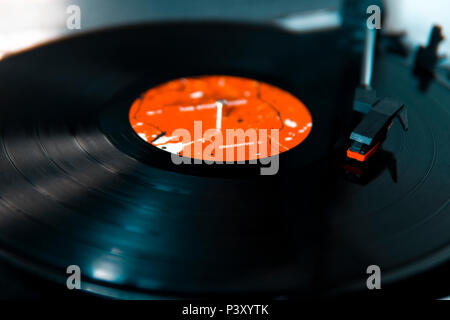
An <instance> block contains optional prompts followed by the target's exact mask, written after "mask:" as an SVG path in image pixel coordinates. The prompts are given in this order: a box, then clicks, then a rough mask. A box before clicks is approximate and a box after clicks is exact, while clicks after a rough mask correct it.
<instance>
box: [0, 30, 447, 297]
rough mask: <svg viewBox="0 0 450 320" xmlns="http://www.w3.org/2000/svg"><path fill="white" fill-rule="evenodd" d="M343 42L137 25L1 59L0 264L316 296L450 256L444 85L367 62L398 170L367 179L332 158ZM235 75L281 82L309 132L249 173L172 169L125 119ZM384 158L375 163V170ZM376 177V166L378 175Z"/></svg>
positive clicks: (353, 75)
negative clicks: (174, 92) (171, 86)
mask: <svg viewBox="0 0 450 320" xmlns="http://www.w3.org/2000/svg"><path fill="white" fill-rule="evenodd" d="M348 36H349V35H348V34H347V33H345V31H343V30H335V31H327V32H320V33H305V34H290V33H287V32H285V31H282V30H279V29H277V28H275V27H273V26H265V25H244V24H231V23H183V24H150V25H138V26H133V27H128V28H116V29H110V30H104V31H98V32H93V33H89V34H83V35H80V36H76V37H72V38H67V39H64V40H61V41H58V42H53V43H49V44H47V45H44V46H40V47H37V48H34V49H33V50H30V51H26V52H23V53H20V54H17V55H14V56H10V57H7V58H6V59H5V60H4V61H2V63H1V64H0V74H1V75H2V77H0V110H1V119H2V127H1V128H2V135H1V139H0V145H1V152H0V217H1V218H0V247H1V250H2V253H3V256H4V257H7V259H8V260H10V261H15V262H16V263H17V264H18V265H21V266H22V267H25V268H28V269H31V271H32V272H34V273H37V274H39V275H41V276H44V277H47V278H50V279H52V280H54V281H56V282H61V283H62V284H64V283H65V279H66V278H65V277H66V268H67V266H69V265H78V266H80V268H81V270H82V274H83V282H82V286H83V287H82V288H83V289H84V290H87V291H91V292H95V293H99V294H102V295H107V296H114V297H151V296H160V295H164V296H181V297H196V296H203V295H206V294H208V295H210V294H217V295H220V294H230V293H233V294H247V293H258V294H265V295H268V296H273V297H275V296H284V295H303V294H311V293H315V294H317V293H319V294H322V293H327V292H332V291H333V290H344V289H348V288H355V287H363V286H365V278H366V269H367V267H368V266H369V265H373V264H375V265H378V266H380V268H381V269H382V270H383V274H384V277H385V278H384V279H385V281H393V280H398V279H400V278H401V277H408V276H411V275H413V274H416V273H418V272H420V271H423V270H426V269H428V268H430V267H431V266H434V265H437V264H439V263H443V262H445V261H447V260H448V257H449V255H450V251H449V246H448V244H449V241H450V234H449V233H448V230H449V228H450V212H449V208H448V199H449V192H448V190H449V184H450V179H449V174H448V167H449V159H450V157H449V148H448V141H449V138H450V137H449V132H448V120H449V112H448V108H447V105H446V103H447V102H448V95H449V92H448V89H447V88H445V87H443V86H442V85H440V84H437V83H432V84H431V86H430V88H429V90H428V91H427V92H420V91H419V90H417V83H416V81H417V80H416V79H415V78H414V77H413V76H412V73H411V70H410V68H409V67H408V66H407V65H406V64H405V63H404V62H403V60H402V59H400V58H398V57H394V56H389V55H384V56H381V57H380V59H378V60H377V64H376V66H375V70H376V71H375V79H374V80H375V86H376V88H377V91H378V92H379V93H380V94H381V95H386V96H394V97H398V98H399V99H400V100H402V101H403V102H404V103H405V104H406V106H407V108H408V115H409V122H410V130H409V131H408V132H407V133H404V132H403V131H402V130H401V128H400V125H399V124H398V123H397V122H394V124H393V126H392V128H391V130H390V133H389V136H388V138H387V140H386V142H385V143H384V145H383V151H384V153H385V154H389V155H390V158H389V159H391V160H390V161H391V162H392V161H393V160H392V159H394V160H395V161H394V163H395V179H394V178H393V175H392V171H391V173H390V171H389V170H388V169H386V168H382V169H383V170H381V171H380V172H379V173H378V175H376V176H375V177H373V179H372V180H371V181H369V182H367V183H364V184H358V183H355V182H354V181H352V180H351V179H348V177H347V176H346V175H345V174H343V173H342V170H341V169H340V168H336V162H337V160H339V159H340V157H341V153H342V152H343V150H344V149H343V145H342V139H343V137H345V136H346V135H348V133H349V132H350V131H351V129H352V127H351V125H350V124H349V121H348V119H349V118H350V117H351V114H352V97H353V92H354V88H355V86H356V84H357V81H358V68H357V67H355V63H354V61H353V60H354V59H356V58H355V57H357V55H356V54H354V53H352V51H351V48H350V47H349V44H348V41H347V37H348ZM218 75H223V76H225V77H240V78H245V79H253V80H255V81H257V82H258V83H264V84H267V85H268V86H273V87H276V88H281V89H282V90H284V91H286V92H287V94H289V95H292V96H293V97H295V98H296V99H298V100H299V101H301V103H302V104H304V106H305V107H306V108H307V110H308V112H309V113H310V115H311V119H312V122H311V123H312V128H310V129H308V130H310V132H309V134H308V136H307V137H305V139H304V140H302V141H301V143H299V144H298V145H296V146H294V147H292V148H291V149H289V150H287V151H286V152H283V153H281V154H280V157H279V161H280V162H279V170H278V172H277V174H275V175H260V174H259V173H260V169H261V166H260V165H251V164H243V165H242V164H234V165H207V164H204V163H203V164H190V165H187V164H183V165H175V164H174V163H173V162H172V161H171V154H170V153H168V152H166V151H163V150H161V149H159V148H157V147H156V146H154V145H152V144H151V143H148V142H146V141H145V140H143V139H142V138H141V137H140V136H139V135H138V134H137V132H135V130H134V129H133V127H132V125H131V124H130V121H129V114H130V108H131V106H132V105H133V103H134V101H136V99H139V97H141V96H142V95H143V94H144V93H145V92H147V90H149V89H152V88H155V87H157V86H160V85H163V84H164V83H167V82H168V81H173V80H176V79H186V78H195V77H201V76H218ZM380 161H381V160H380ZM386 166H388V165H386Z"/></svg>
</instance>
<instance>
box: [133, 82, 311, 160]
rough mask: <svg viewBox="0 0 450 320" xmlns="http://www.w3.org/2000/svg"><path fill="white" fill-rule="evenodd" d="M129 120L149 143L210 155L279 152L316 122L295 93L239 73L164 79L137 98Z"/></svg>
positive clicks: (234, 156)
mask: <svg viewBox="0 0 450 320" xmlns="http://www.w3.org/2000/svg"><path fill="white" fill-rule="evenodd" d="M129 120H130V124H131V126H132V128H133V129H134V131H135V132H136V133H137V134H138V135H139V136H140V137H141V138H142V139H144V140H145V141H147V142H148V143H150V144H152V145H154V146H156V147H158V148H160V149H162V150H165V151H168V152H171V153H174V154H178V155H181V156H184V157H189V158H194V159H201V160H210V161H211V160H212V161H244V160H255V159H259V158H264V157H267V156H273V155H276V154H279V153H282V152H284V151H287V150H289V149H292V148H294V147H295V146H297V145H299V144H300V143H301V142H302V141H303V140H305V139H306V137H307V136H308V135H309V133H310V132H311V128H312V118H311V114H310V113H309V111H308V109H307V108H306V106H305V105H304V104H303V103H302V102H301V101H300V100H299V99H297V98H296V97H294V96H293V95H292V94H290V93H288V92H287V91H284V90H282V89H280V88H278V87H275V86H273V85H270V84H267V83H264V82H261V81H257V80H252V79H247V78H241V77H234V76H201V77H195V78H181V79H176V80H172V81H169V82H167V83H164V84H161V85H159V86H157V87H154V88H152V89H150V90H148V91H146V92H145V93H143V94H142V95H141V97H139V98H138V99H136V100H135V101H134V102H133V104H132V106H131V109H130V112H129Z"/></svg>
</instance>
